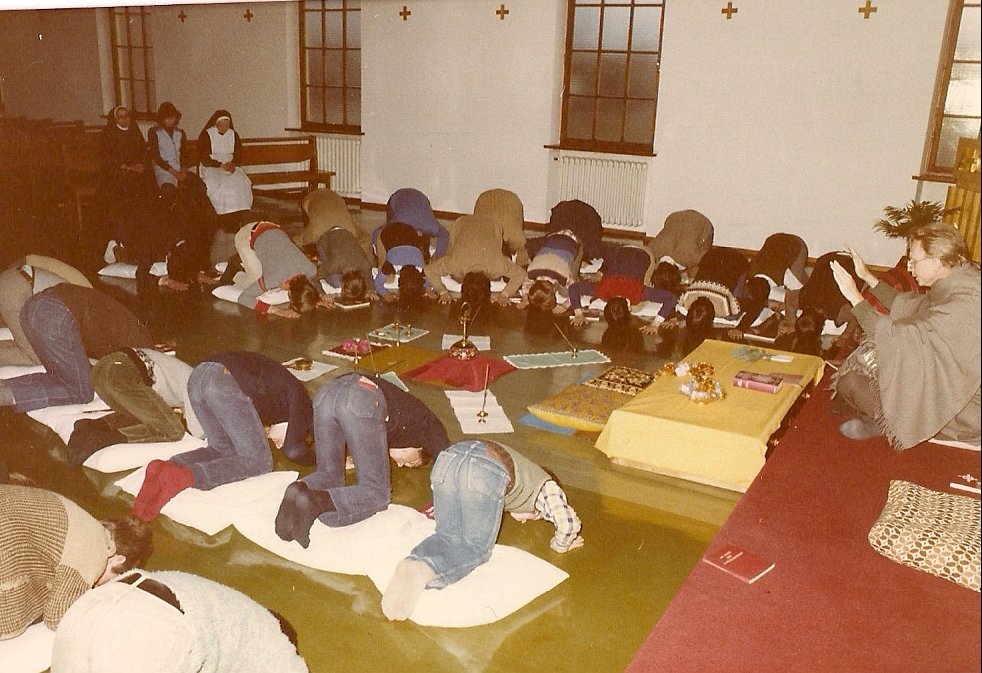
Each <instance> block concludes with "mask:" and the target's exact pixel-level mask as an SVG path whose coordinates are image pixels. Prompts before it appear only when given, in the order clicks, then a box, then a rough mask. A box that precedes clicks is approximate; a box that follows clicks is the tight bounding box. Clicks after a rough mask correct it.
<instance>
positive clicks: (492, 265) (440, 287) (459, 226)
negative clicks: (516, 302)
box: [423, 215, 525, 305]
mask: <svg viewBox="0 0 982 673" xmlns="http://www.w3.org/2000/svg"><path fill="white" fill-rule="evenodd" d="M503 241H504V238H503V234H502V231H501V226H500V225H499V224H498V223H497V222H495V221H494V220H491V219H489V218H487V217H482V216H480V215H465V216H463V217H461V218H459V219H458V220H457V221H456V222H454V226H453V231H452V232H451V234H450V246H449V248H448V250H447V254H445V255H443V256H442V257H440V258H439V259H437V260H434V261H432V262H430V263H429V264H427V265H426V267H425V268H424V269H423V273H424V275H425V276H426V280H427V281H429V283H430V285H431V286H432V287H433V289H434V290H435V291H436V292H437V294H438V296H439V300H440V303H441V304H449V303H450V292H449V291H448V290H447V288H446V286H445V285H444V284H443V280H442V277H443V276H451V277H452V278H453V279H454V280H457V281H458V282H459V281H462V280H463V279H464V276H466V275H467V274H468V273H471V272H473V271H479V272H481V273H484V274H486V275H487V277H488V278H489V279H491V280H497V279H500V278H507V279H508V282H507V284H506V285H505V288H504V289H503V290H502V291H501V292H500V293H499V294H498V296H497V297H495V301H496V302H498V303H499V304H502V305H507V304H508V298H509V297H511V296H512V295H515V294H517V293H518V291H519V289H521V287H522V283H523V282H524V281H525V269H523V268H522V267H521V266H520V265H519V264H517V263H515V262H513V261H511V259H509V258H508V257H506V256H505V255H504V254H502V252H501V247H502V243H503Z"/></svg>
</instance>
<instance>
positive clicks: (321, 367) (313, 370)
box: [283, 358, 337, 381]
mask: <svg viewBox="0 0 982 673" xmlns="http://www.w3.org/2000/svg"><path fill="white" fill-rule="evenodd" d="M299 359H300V358H293V359H292V360H287V361H286V362H284V363H283V366H284V367H286V368H287V369H288V370H290V373H291V374H293V375H294V376H295V377H297V379H299V380H300V381H313V380H314V379H316V378H317V377H318V376H323V375H324V374H326V373H328V372H329V371H331V370H333V369H337V366H336V365H329V364H327V363H326V362H318V361H317V360H311V361H310V369H308V370H306V371H301V370H299V369H294V368H293V367H291V366H290V365H292V364H293V363H294V362H296V361H297V360H299ZM307 359H309V358H307Z"/></svg>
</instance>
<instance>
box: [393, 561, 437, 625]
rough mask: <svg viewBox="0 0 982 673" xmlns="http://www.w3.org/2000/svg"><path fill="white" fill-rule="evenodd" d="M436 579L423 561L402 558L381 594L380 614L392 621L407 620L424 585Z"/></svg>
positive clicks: (431, 569)
mask: <svg viewBox="0 0 982 673" xmlns="http://www.w3.org/2000/svg"><path fill="white" fill-rule="evenodd" d="M434 577H436V573H435V572H433V568H431V567H430V566H429V564H428V563H426V562H425V561H417V560H416V559H411V558H404V559H402V560H401V561H399V565H397V566H396V571H395V574H393V575H392V579H391V580H389V586H387V587H386V588H385V593H383V594H382V613H383V614H384V615H385V616H386V617H388V618H389V619H391V620H392V621H401V620H404V619H408V618H409V615H411V614H413V610H414V609H415V608H416V601H418V600H419V596H420V594H422V593H423V589H425V588H426V585H427V584H428V583H429V581H430V580H432V579H433V578H434Z"/></svg>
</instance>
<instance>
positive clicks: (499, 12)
mask: <svg viewBox="0 0 982 673" xmlns="http://www.w3.org/2000/svg"><path fill="white" fill-rule="evenodd" d="M510 13H511V12H509V11H508V10H507V9H505V6H504V5H502V6H501V7H499V8H498V9H497V10H495V14H497V15H498V18H499V19H501V20H502V21H504V20H505V15H506V14H510Z"/></svg>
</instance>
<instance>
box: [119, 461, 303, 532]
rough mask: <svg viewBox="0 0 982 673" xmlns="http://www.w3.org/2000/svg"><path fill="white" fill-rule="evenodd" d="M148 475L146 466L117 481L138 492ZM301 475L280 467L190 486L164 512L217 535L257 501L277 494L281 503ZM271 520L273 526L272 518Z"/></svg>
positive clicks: (131, 492)
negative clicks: (211, 485)
mask: <svg viewBox="0 0 982 673" xmlns="http://www.w3.org/2000/svg"><path fill="white" fill-rule="evenodd" d="M145 476H146V468H140V469H139V470H137V471H136V472H133V473H131V474H129V475H127V476H125V477H123V478H122V479H120V480H119V481H117V482H116V485H117V486H119V487H120V488H121V489H122V490H123V491H125V492H126V493H129V494H130V495H132V496H136V494H137V493H139V492H140V487H141V486H142V485H143V478H144V477H145ZM298 476H299V473H298V472H292V471H277V472H269V473H267V474H261V475H259V476H258V477H251V478H249V479H244V480H242V481H237V482H233V483H231V484H224V485H222V486H218V487H216V488H213V489H211V490H210V491H202V490H199V489H196V488H189V489H187V490H185V491H181V492H180V493H178V494H177V495H176V496H175V497H174V499H173V500H171V501H170V502H169V503H167V504H166V505H164V508H163V509H162V510H161V514H164V515H166V516H168V517H170V518H171V519H173V520H174V521H176V522H177V523H180V524H184V525H185V526H188V527H190V528H195V529H197V530H200V531H201V532H203V533H205V534H206V535H215V534H216V533H218V532H220V531H222V530H223V529H225V528H227V527H228V526H230V525H231V524H232V521H233V520H234V519H235V518H236V517H237V516H239V513H240V511H243V510H246V509H248V508H250V507H252V506H254V505H255V503H256V502H257V501H262V502H269V501H271V500H272V499H274V498H275V499H276V502H277V506H278V505H279V501H280V500H282V498H283V492H284V491H285V490H286V487H287V485H288V484H290V483H292V482H294V481H296V480H297V477H298ZM273 514H274V515H275V514H276V512H275V511H274V512H273ZM269 523H270V526H272V524H273V519H272V518H270V520H269Z"/></svg>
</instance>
